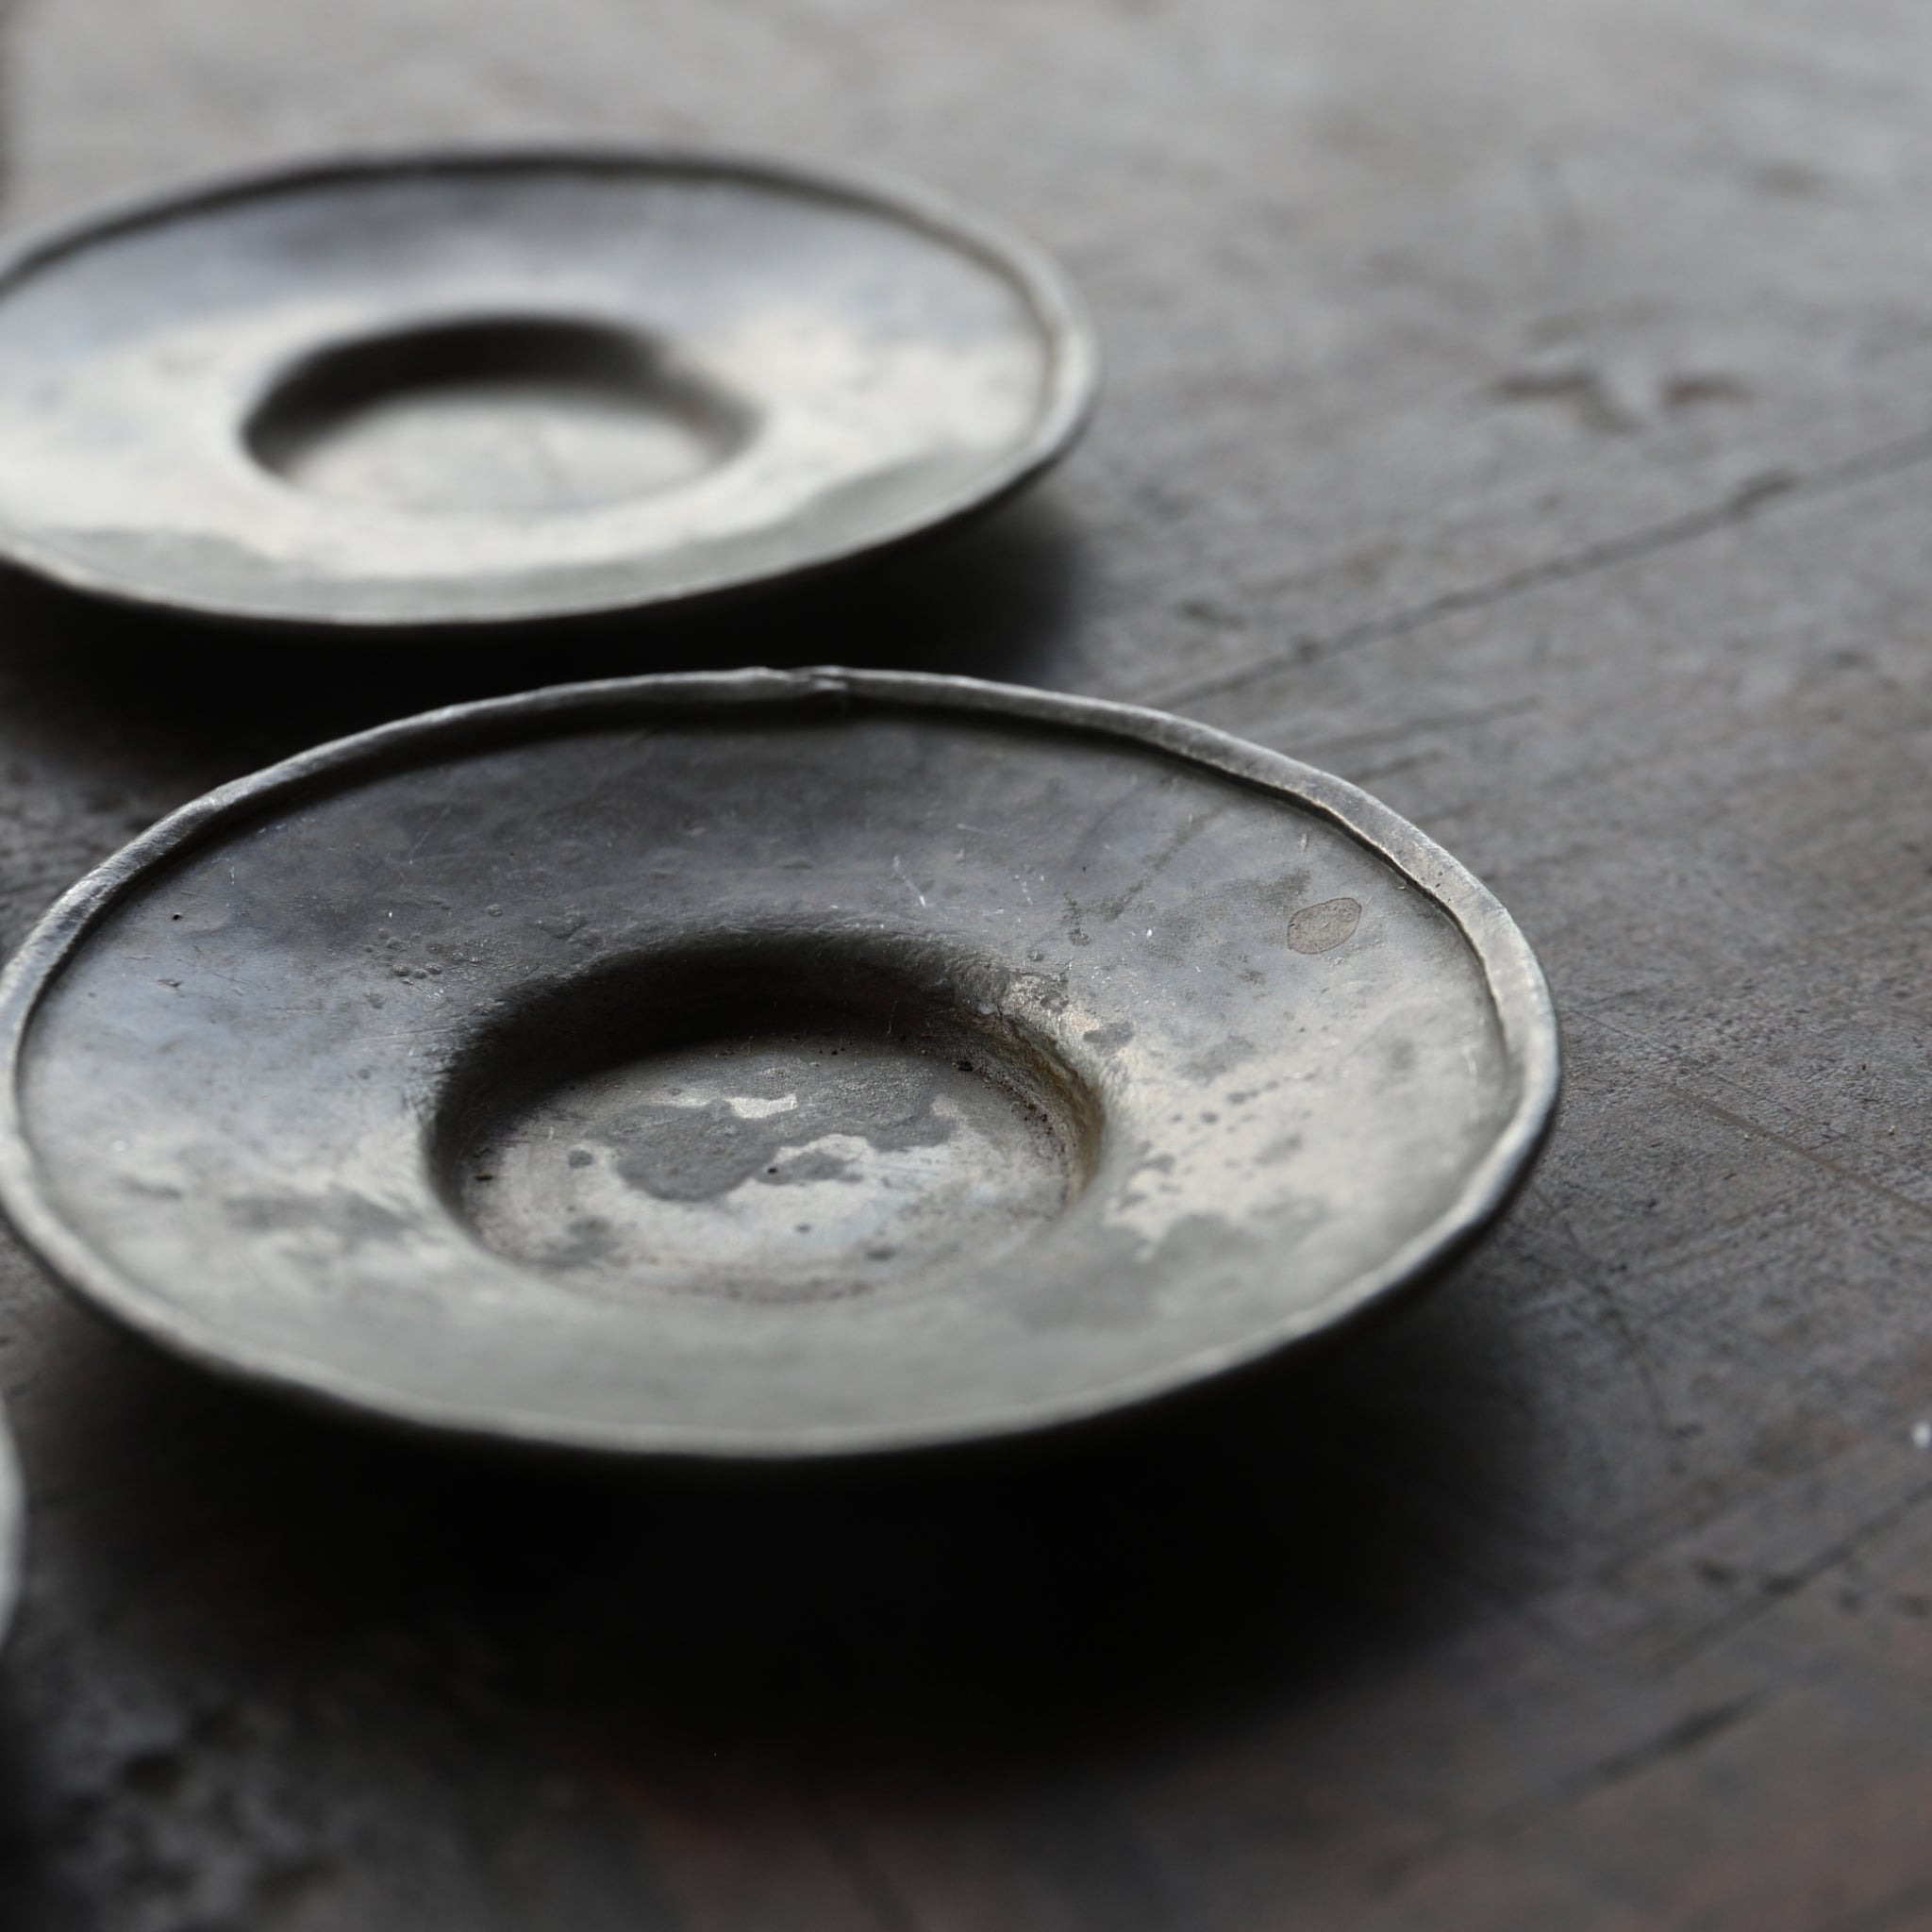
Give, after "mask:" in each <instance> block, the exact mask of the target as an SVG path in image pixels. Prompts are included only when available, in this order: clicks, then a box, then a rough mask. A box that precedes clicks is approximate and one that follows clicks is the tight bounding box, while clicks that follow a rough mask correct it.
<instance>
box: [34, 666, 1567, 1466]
mask: <svg viewBox="0 0 1932 1932" xmlns="http://www.w3.org/2000/svg"><path fill="white" fill-rule="evenodd" d="M0 1026H4V1029H5V1031H4V1039H5V1041H6V1052H7V1055H8V1058H7V1062H6V1068H7V1079H6V1083H5V1089H4V1107H5V1109H6V1111H5V1115H4V1118H0V1196H4V1201H5V1205H6V1207H7V1209H8V1212H9V1214H10V1215H11V1216H12V1218H13V1220H14V1222H15V1224H16V1225H17V1226H18V1227H19V1228H20V1230H21V1231H22V1233H23V1235H24V1236H25V1238H26V1240H27V1241H30V1242H31V1243H32V1244H33V1245H34V1246H35V1247H36V1248H37V1249H38V1250H39V1252H40V1253H41V1254H42V1257H44V1258H45V1259H46V1260H47V1261H48V1262H49V1264H50V1265H51V1266H52V1268H53V1269H54V1271H55V1272H56V1273H57V1274H58V1275H60V1276H61V1277H62V1278H64V1279H65V1280H66V1281H67V1282H69V1283H70V1284H71V1285H73V1286H74V1287H75V1288H76V1289H78V1290H79V1291H80V1292H81V1293H82V1294H83V1295H85V1296H86V1297H88V1298H89V1299H90V1300H92V1302H94V1303H95V1304H97V1305H98V1306H100V1307H104V1308H106V1309H107V1310H108V1311H109V1312H111V1313H113V1314H115V1315H117V1316H119V1317H120V1318H121V1319H123V1320H124V1321H125V1322H127V1323H129V1324H132V1325H133V1326H134V1327H136V1328H138V1329H140V1330H141V1331H142V1332H143V1333H145V1334H147V1335H149V1336H151V1337H153V1338H154V1339H155V1340H157V1341H160V1342H162V1343H164V1344H166V1345H168V1346H170V1347H173V1348H175V1349H177V1350H179V1351H181V1352H182V1353H184V1354H186V1355H189V1356H191V1357H195V1358H197V1359H200V1360H202V1361H204V1362H207V1363H209V1364H210V1365H214V1366H217V1367H220V1368H223V1369H226V1370H228V1371H231V1372H233V1373H236V1374H242V1375H246V1376H250V1377H254V1378H258V1379H260V1380H263V1381H266V1382H269V1383H271V1384H274V1385H275V1386H277V1387H280V1388H282V1389H284V1390H287V1391H296V1392H301V1393H304V1394H308V1395H311V1396H315V1397H321V1398H326V1399H330V1400H333V1401H336V1402H339V1403H344V1404H348V1405H351V1406H354V1407H359V1408H362V1409H366V1410H372V1411H375V1412H377V1413H380V1414H382V1415H385V1416H389V1417H391V1418H396V1419H401V1420H406V1421H410V1422H415V1423H420V1424H431V1425H441V1426H447V1427H450V1428H455V1429H459V1430H466V1431H471V1432H475V1433H481V1434H490V1435H498V1436H505V1437H510V1438H517V1439H524V1440H532V1441H546V1442H554V1443H566V1444H575V1445H579V1446H585V1447H593V1448H599V1449H608V1450H613V1451H621V1452H633V1453H661V1454H679V1453H682V1454H691V1455H716V1456H784V1455H796V1454H812V1453H841V1452H858V1451H867V1450H879V1449H891V1448H899V1447H905V1446H909V1445H914V1444H921V1443H932V1442H940V1441H955V1440H960V1439H968V1438H974V1437H978V1436H984V1435H991V1434H997V1433H1001V1432H1009V1431H1016V1430H1022V1429H1026V1428H1029V1427H1035V1426H1041V1425H1045V1424H1056V1423H1061V1422H1069V1421H1073V1420H1075V1419H1077V1418H1080V1417H1083V1416H1089V1415H1092V1414H1096V1413H1099V1412H1101V1411H1105V1410H1108V1409H1110V1408H1114V1407H1119V1406H1122V1405H1124V1404H1128V1403H1132V1402H1135V1401H1138V1400H1141V1399H1145V1398H1148V1397H1152V1396H1156V1395H1158V1394H1161V1393H1163V1392H1166V1391H1173V1390H1175V1389H1177V1388H1179V1387H1182V1386H1184V1385H1187V1384H1190V1383H1191V1382H1194V1381H1197V1380H1199V1379H1201V1378H1203V1377H1206V1376H1208V1375H1211V1374H1215V1373H1217V1372H1219V1371H1222V1370H1225V1369H1228V1368H1232V1367H1234V1366H1236V1365H1238V1364H1241V1363H1243V1362H1247V1361H1251V1360H1254V1359H1257V1358H1258V1357H1262V1356H1265V1355H1268V1354H1270V1353H1272V1352H1274V1351H1276V1350H1279V1349H1282V1348H1285V1347H1288V1346H1290V1345H1291V1344H1293V1343H1296V1342H1298V1341H1304V1340H1306V1339H1307V1338H1309V1337H1312V1336H1314V1335H1315V1334H1317V1333H1318V1332H1320V1331H1322V1330H1324V1329H1327V1328H1330V1327H1332V1326H1333V1325H1335V1324H1338V1323H1341V1322H1342V1321H1344V1320H1346V1319H1348V1318H1350V1317H1352V1316H1355V1315H1357V1314H1358V1313H1360V1312H1361V1311H1363V1310H1365V1309H1367V1308H1369V1307H1373V1306H1374V1305H1376V1304H1379V1303H1381V1302H1382V1301H1384V1300H1385V1299H1386V1298H1387V1297H1389V1296H1390V1295H1391V1294H1392V1293H1393V1292H1395V1291H1397V1290H1399V1289H1401V1288H1403V1287H1404V1286H1406V1285H1408V1284H1412V1283H1414V1282H1417V1281H1419V1280H1421V1279H1422V1278H1424V1275H1425V1274H1427V1272H1428V1271H1429V1270H1430V1269H1431V1267H1432V1266H1433V1265H1434V1264H1436V1263H1438V1262H1440V1261H1441V1259H1442V1258H1443V1257H1444V1256H1445V1255H1447V1254H1448V1253H1449V1252H1450V1251H1452V1250H1454V1249H1455V1248H1457V1246H1458V1244H1460V1243H1461V1242H1463V1241H1466V1240H1467V1239H1469V1238H1470V1237H1471V1236H1472V1235H1473V1234H1474V1233H1475V1232H1476V1231H1477V1230H1478V1229H1479V1228H1480V1227H1481V1226H1482V1224H1484V1223H1485V1222H1486V1221H1487V1220H1488V1219H1489V1217H1490V1216H1491V1215H1492V1214H1493V1213H1494V1212H1495V1211H1496V1210H1497V1208H1499V1207H1500V1206H1501V1205H1502V1203H1503V1202H1504V1201H1505V1199H1506V1198H1507V1195H1508V1193H1509V1191H1510V1190H1511V1188H1512V1187H1513V1185H1514V1184H1515V1182H1516V1181H1517V1180H1518V1179H1520V1177H1521V1176H1522V1175H1523V1174H1524V1172H1525V1170H1526V1167H1527V1165H1528V1162H1529V1161H1530V1159H1531V1158H1532V1157H1533V1155H1534V1153H1535V1151H1536V1148H1537V1146H1538V1144H1539V1142H1540V1140H1541V1135H1542V1132H1543V1130H1544V1128H1545V1126H1546V1124H1547V1123H1548V1121H1549V1117H1550V1113H1551V1109H1552V1107H1553V1104H1554V1100H1555V1095H1556V1082H1557V1042H1556V1034H1555V1029H1554V1024H1553V1022H1552V1017H1551V1011H1550V1007H1549V1002H1548V997H1547V994H1546V991H1545V989H1544V986H1543V983H1542V979H1541V974H1540V973H1539V971H1538V969H1537V966H1536V962H1535V959H1534V958H1533V957H1532V955H1531V953H1530V951H1529V949H1528V947H1527V945H1526V944H1525V942H1524V940H1523V938H1522V936H1521V934H1520V933H1519V932H1518V931H1517V929H1516V927H1515V926H1514V924H1512V923H1511V922H1510V920H1509V918H1508V917H1507V914H1506V913H1505V912H1504V910H1503V909H1502V908H1501V907H1500V906H1498V905H1497V904H1496V902H1495V901H1494V900H1493V899H1492V898H1491V896H1490V895H1489V894H1488V893H1487V892H1486V891H1484V890H1483V889H1482V888H1481V886H1479V885H1478V884H1477V883H1476V882H1475V881H1474V879H1473V878H1471V877H1470V875H1469V874H1467V873H1466V872H1464V871H1463V870H1462V869H1461V868H1460V867H1458V866H1457V864H1456V863H1455V862H1454V861H1453V860H1452V859H1450V858H1448V857H1447V856H1446V855H1444V854H1443V853H1442V852H1441V851H1440V850H1438V849H1437V848H1436V847H1435V846H1433V845H1432V844H1430V843H1429V842H1428V841H1427V840H1425V839H1424V838H1423V837H1422V835H1421V834H1420V833H1418V832H1416V831H1415V830H1414V829H1413V828H1412V827H1410V826H1408V825H1407V824H1404V823H1403V822H1402V821H1401V820H1399V819H1397V818H1396V817H1395V816H1394V815H1393V814H1391V812H1389V811H1388V810H1386V809H1385V808H1382V807H1380V806H1378V805H1376V804H1375V803H1374V801H1373V800H1371V799H1369V798H1367V797H1366V796H1364V795H1363V794H1362V793H1360V792H1358V791H1356V790H1354V789H1353V788H1352V787H1350V786H1348V785H1345V784H1343V783H1341V781H1340V780H1337V779H1335V778H1332V777H1328V776H1326V775H1324V774H1321V773H1317V772H1313V771H1310V770H1309V769H1307V767H1305V766H1302V765H1298V764H1296V763H1294V762H1293V761H1291V760H1290V759H1287V758H1280V757H1278V756H1276V755H1274V754H1273V753H1269V752H1266V751H1262V750H1259V749H1257V748H1256V747H1254V746H1251V745H1246V744H1242V743H1241V742H1240V741H1236V740H1233V739H1229V738H1227V737H1224V736H1223V735H1222V734H1220V733H1217V732H1213V731H1210V730H1208V729H1206V728H1204V727H1201V726H1197V725H1193V724H1187V723H1185V722H1182V721H1179V720H1176V719H1173V718H1168V717H1164V716H1162V715H1160V714H1158V713H1155V712H1148V711H1137V710H1132V709H1128V708H1123V707H1118V706H1111V705H1105V704H1099V703H1095V702H1091V701H1088V700H1081V699H1074V698H1069V697H1060V696H1054V695H1049V694H1045V693H1041V692H1035V691H1016V690H1010V689H1007V688H1004V687H1000V686H995V685H984V684H976V683H974V682H971V681H969V680H964V679H955V678H937V677H921V676H912V675H891V674H882V673H851V672H822V673H797V674H780V673H774V672H745V673H739V674H735V675H723V676H698V677H664V678H642V679H636V680H628V681H623V682H617V683H610V684H603V685H586V686H577V687H571V688H564V689H559V690H555V691H546V692H539V693H536V694H533V695H527V696H523V697H517V698H511V699H507V700H501V701H494V702H491V703H486V704H479V705H471V706H465V707H459V708H453V709H450V710H446V711H441V712H436V713H432V714H430V715H428V716H426V717H424V718H421V719H417V720H414V721H410V722H408V723H406V724H397V725H392V726H388V727H385V728H383V729H380V730H377V731H374V732H371V733H368V734H366V735H365V736H362V737H360V738H357V739H352V740H348V741H344V742H342V743H341V744H338V745H334V746H330V747H327V748H325V749H323V750H321V751H317V752H314V753H311V754H308V755H306V756H304V757H302V758H297V759H295V760H293V761H292V762H291V763H289V764H286V765H283V766H280V767H278V768H276V769H275V770H273V771H271V772H268V773H265V774H261V775H260V776H258V777H256V778H253V779H250V780H247V781H245V782H243V783H242V784H240V785H237V786H234V787H230V788H228V789H227V790H226V791H221V792H217V793H214V794H212V795H211V796H210V797H209V798H208V799H207V800H205V801H203V802H202V803H200V804H198V805H195V806H192V807H190V808H187V809H185V810H184V811H182V812H180V813H178V814H176V815H175V817H174V818H172V819H170V820H168V821H167V822H165V823H164V824H161V825H160V826H158V827H157V828H156V830H155V831H153V832H151V833H149V834H148V835H147V836H146V837H144V838H143V839H142V840H141V841H137V843H136V844H135V845H133V846H131V847H130V848H129V849H128V850H127V851H126V852H125V854H123V855H122V856H121V857H120V858H117V859H116V860H114V861H112V862H111V863H110V864H109V865H108V866H107V867H105V868H103V870H102V871H100V872H99V873H97V874H94V875H93V876H92V878H90V879H88V880H87V881H85V882H84V883H83V884H82V885H81V886H79V887H78V888H76V890H75V891H74V892H73V893H71V894H70V895H69V896H68V898H67V899H66V900H64V901H63V902H62V904H61V905H60V906H59V907H58V908H57V909H56V910H55V911H54V912H53V913H52V914H51V915H50V916H49V918H48V919H47V921H46V922H45V923H44V924H42V927H41V928H40V929H39V930H38V932H37V933H36V934H35V935H34V936H33V937H32V938H31V939H30V940H29V941H28V942H27V944H26V945H25V948H24V949H23V951H22V953H21V955H20V956H19V958H17V960H16V961H15V963H14V964H13V966H12V967H11V969H10V971H9V973H8V976H7V978H6V980H5V982H4V983H0Z"/></svg>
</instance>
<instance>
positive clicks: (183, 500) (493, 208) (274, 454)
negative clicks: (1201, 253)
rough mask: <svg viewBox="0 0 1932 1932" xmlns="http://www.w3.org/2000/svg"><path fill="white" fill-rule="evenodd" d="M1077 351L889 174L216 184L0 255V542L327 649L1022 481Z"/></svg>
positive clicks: (514, 612) (1080, 396)
mask: <svg viewBox="0 0 1932 1932" xmlns="http://www.w3.org/2000/svg"><path fill="white" fill-rule="evenodd" d="M1095 368H1096V352H1095V347H1094V342H1093V337H1092V332H1091V327H1090V326H1089V325H1088V323H1087V321H1086V320H1085V317H1084V315H1083V313H1082V311H1081V308H1080V306H1079V303H1078V301H1077V298H1076V297H1075V296H1074V293H1073V291H1072V290H1071V289H1070V288H1069V287H1068V285H1067V283H1066V281H1065V279H1064V277H1063V276H1062V275H1060V273H1059V271H1058V269H1057V268H1056V267H1055V266H1054V265H1053V263H1052V262H1050V261H1049V260H1048V259H1046V258H1044V257H1043V256H1042V255H1041V254H1040V253H1039V252H1038V251H1036V250H1034V249H1033V248H1031V247H1030V246H1028V245H1027V244H1025V243H1024V242H1021V241H1019V240H1017V239H1016V238H1014V237H1012V236H1010V235H1008V234H1006V233H1004V232H1003V231H1001V230H1000V229H998V228H997V227H995V226H993V225H991V224H988V223H986V222H984V221H982V220H980V219H979V218H978V217H976V216H971V215H968V214H965V213H963V212H961V211H960V210H958V209H956V208H950V207H948V206H946V205H945V204H943V203H941V202H940V201H938V200H936V199H934V198H932V197H930V196H927V195H925V194H924V192H918V191H913V190H908V189H905V188H901V187H896V186H895V187H891V188H886V187H880V186H876V185H872V184H867V183H862V182H853V181H848V180H844V179H841V178H839V177H836V176H824V175H820V174H818V173H817V172H815V171H804V170H799V169H795V168H792V167H791V166H788V165H783V164H777V163H762V162H757V161H747V160H741V159H736V158H726V157H717V158H706V157H703V156H690V155H676V154H629V153H623V152H612V153H599V152H588V153H572V152H540V153H520V154H506V155H491V154H481V153H478V154H462V155H455V156H443V157H424V158H388V159H370V160H348V161H340V162H335V163H332V164H329V165H326V166H318V167H313V168H308V169H305V170H300V171H295V172H290V173H285V174H279V175H267V176H260V177H245V178H242V179H241V180H237V181H232V182H227V183H225V184H222V185H219V186H215V187H211V188H206V189H202V190H199V191H195V192H186V193H183V194H179V195H175V196H174V197H171V198H168V199H165V200H162V201H158V202H152V203H145V204H142V205H141V206H139V207H135V208H129V209H127V210H125V211H122V212H118V213H113V214H110V215H105V216H98V217H95V218H94V219H92V220H91V221H89V222H87V223H85V224H83V225H78V226H75V227H69V228H63V229H61V230H59V231H58V232H56V233H53V234H50V235H48V236H45V237H43V238H41V239H39V240H37V241H34V242H29V243H27V244H26V245H25V246H24V247H21V248H18V249H16V250H15V251H14V252H13V253H12V255H11V256H10V257H9V258H8V260H7V261H6V262H5V263H4V264H0V556H4V557H5V558H8V559H9V560H11V561H14V562H17V563H20V564H23V565H25V566H26V567H28V568H30V569H33V570H37V571H39V572H41V573H42V574H44V575H48V576H51V577H54V578H57V579H58V580H59V581H61V582H64V583H67V584H69V585H72V586H75V587H76V588H79V589H82V590H87V591H95V592H100V593H104V594H107V595H109V596H113V597H116V598H121V599H125V600H129V601H132V602H136V603H142V604H148V605H154V606H160V607H163V608H176V609H182V610H188V611H192V612H196V613H199V614H202V615H207V616H215V617H224V618H228V619H234V620H240V621H244V622H251V623H258V624H289V625H304V626H323V627H332V628H336V629H343V628H354V627H358V626H362V627H372V626H373V627H381V628H397V627H403V628H411V627H430V628H438V627H444V626H458V627H474V626H476V625H490V624H497V623H525V622H530V621H533V620H538V619H544V618H555V617H558V616H564V615H572V614H591V613H597V612H606V611H611V610H619V609H635V608H643V607H647V606H655V605H663V604H669V603H675V602H679V601H683V600H686V599H690V598H693V597H698V596H702V595H705V594H707V593H711V592H716V591H725V590H730V589H734V588H740V587H742V586H745V585H749V584H755V583H763V582H769V581H771V580H772V579H774V578H779V577H786V576H790V575H793V574H794V573H797V572H799V571H803V570H809V569H813V568H816V567H819V566H823V565H826V564H830V563H834V562H837V561H839V560H841V559H843V558H850V557H854V556H857V555H860V554H864V553H867V552H871V551H874V550H876V549H878V548H880V547H882V546H884V545H887V544H890V543H892V542H894V541H900V540H903V539H906V538H908V537H911V536H915V535H918V534H920V533H923V532H925V531H929V530H932V529H935V528H937V527H940V526H941V525H945V524H947V523H950V522H952V521H955V520H957V519H958V518H960V517H962V516H964V515H966V514H968V513H970V512H972V511H974V510H975V509H978V508H983V507H984V506H985V505H987V504H989V503H991V502H992V501H994V500H996V499H998V498H1000V497H1001V496H1003V495H1005V494H1007V493H1008V492H1009V491H1013V490H1015V489H1017V488H1019V487H1020V486H1021V485H1023V484H1024V483H1025V482H1026V481H1028V480H1029V479H1030V478H1031V477H1032V476H1034V475H1036V474H1038V472H1039V471H1040V470H1041V469H1042V468H1044V467H1045V466H1046V465H1047V464H1049V463H1051V462H1052V461H1053V460H1054V459H1055V458H1058V456H1059V455H1060V454H1062V453H1063V451H1064V450H1065V449H1066V447H1067V445H1068V444H1069V443H1070V442H1071V441H1072V440H1073V438H1074V435H1075V434H1076V433H1077V431H1078V429H1079V427H1080V425H1081V424H1082V422H1083V421H1084V419H1085V416H1086V413H1087V411H1088V408H1089V407H1090V405H1091V400H1092V394H1093V387H1094V379H1095Z"/></svg>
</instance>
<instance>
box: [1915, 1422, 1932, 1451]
mask: <svg viewBox="0 0 1932 1932" xmlns="http://www.w3.org/2000/svg"><path fill="white" fill-rule="evenodd" d="M1912 1447H1913V1448H1914V1449H1932V1423H1914V1424H1912Z"/></svg>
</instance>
